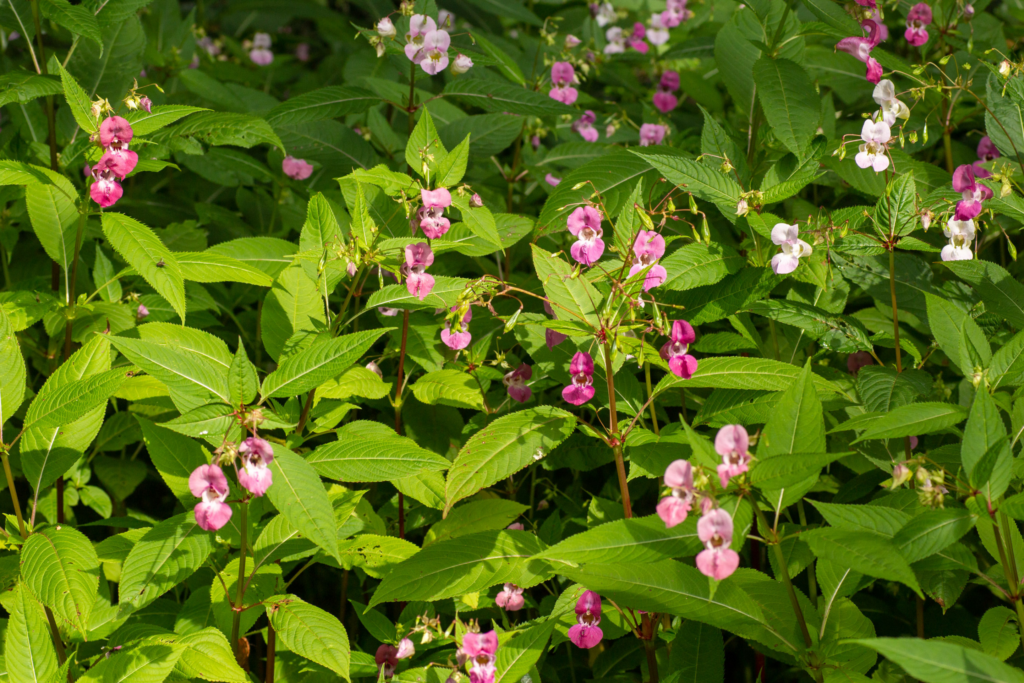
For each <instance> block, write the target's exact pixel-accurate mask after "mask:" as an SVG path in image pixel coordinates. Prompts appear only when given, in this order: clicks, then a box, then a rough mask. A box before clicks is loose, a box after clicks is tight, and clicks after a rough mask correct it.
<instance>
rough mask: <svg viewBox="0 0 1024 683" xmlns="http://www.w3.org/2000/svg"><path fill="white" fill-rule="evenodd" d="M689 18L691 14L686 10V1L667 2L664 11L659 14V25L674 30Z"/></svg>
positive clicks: (673, 0)
mask: <svg viewBox="0 0 1024 683" xmlns="http://www.w3.org/2000/svg"><path fill="white" fill-rule="evenodd" d="M691 17H693V12H692V11H690V10H688V9H687V8H686V0H667V2H666V3H665V11H664V12H662V13H661V23H662V24H664V25H665V26H666V27H668V28H675V27H676V26H679V24H681V23H683V22H684V21H686V20H688V19H690V18H691Z"/></svg>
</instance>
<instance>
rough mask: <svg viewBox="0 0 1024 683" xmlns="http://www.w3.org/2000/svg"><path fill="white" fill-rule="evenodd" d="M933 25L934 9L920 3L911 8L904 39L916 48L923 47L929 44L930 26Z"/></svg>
mask: <svg viewBox="0 0 1024 683" xmlns="http://www.w3.org/2000/svg"><path fill="white" fill-rule="evenodd" d="M931 23H932V8H931V7H929V6H928V5H927V4H925V3H923V2H919V3H917V4H916V5H914V6H913V7H911V8H910V12H909V13H908V14H907V30H906V31H905V32H904V33H903V37H904V38H906V39H907V42H908V43H910V44H911V45H913V46H914V47H921V46H922V45H924V44H925V43H927V42H928V25H929V24H931Z"/></svg>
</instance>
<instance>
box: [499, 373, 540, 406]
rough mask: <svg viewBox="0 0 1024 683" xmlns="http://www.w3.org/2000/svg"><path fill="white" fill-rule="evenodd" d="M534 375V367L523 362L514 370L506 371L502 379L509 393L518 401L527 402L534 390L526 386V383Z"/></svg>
mask: <svg viewBox="0 0 1024 683" xmlns="http://www.w3.org/2000/svg"><path fill="white" fill-rule="evenodd" d="M531 377H533V369H532V368H531V367H530V366H529V365H527V364H526V363H521V364H520V365H519V367H518V368H516V369H515V370H513V371H512V372H508V373H505V377H504V378H503V379H502V380H501V381H502V383H503V384H504V385H505V387H506V388H507V389H508V395H509V397H510V398H511V399H512V400H513V401H516V402H517V403H526V402H527V401H529V400H530V396H531V395H532V394H533V390H532V389H530V387H528V386H526V383H527V382H528V381H529V380H530V378H531Z"/></svg>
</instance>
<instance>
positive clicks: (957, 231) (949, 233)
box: [942, 218, 974, 242]
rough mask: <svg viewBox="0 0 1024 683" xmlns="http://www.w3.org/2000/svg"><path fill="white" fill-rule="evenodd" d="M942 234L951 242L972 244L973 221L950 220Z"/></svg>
mask: <svg viewBox="0 0 1024 683" xmlns="http://www.w3.org/2000/svg"><path fill="white" fill-rule="evenodd" d="M942 234H944V235H945V236H946V237H947V238H949V239H950V240H952V241H961V242H973V241H974V221H972V220H971V219H970V218H968V219H967V220H965V221H958V220H956V219H955V218H950V219H949V222H948V223H946V226H945V227H944V228H942Z"/></svg>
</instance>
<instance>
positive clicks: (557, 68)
mask: <svg viewBox="0 0 1024 683" xmlns="http://www.w3.org/2000/svg"><path fill="white" fill-rule="evenodd" d="M575 82H576V69H575V68H573V65H572V64H571V63H569V62H555V63H554V64H552V65H551V84H552V85H554V86H562V85H572V84H573V83H575Z"/></svg>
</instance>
